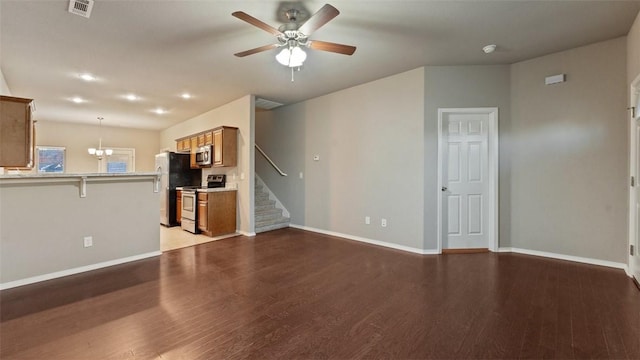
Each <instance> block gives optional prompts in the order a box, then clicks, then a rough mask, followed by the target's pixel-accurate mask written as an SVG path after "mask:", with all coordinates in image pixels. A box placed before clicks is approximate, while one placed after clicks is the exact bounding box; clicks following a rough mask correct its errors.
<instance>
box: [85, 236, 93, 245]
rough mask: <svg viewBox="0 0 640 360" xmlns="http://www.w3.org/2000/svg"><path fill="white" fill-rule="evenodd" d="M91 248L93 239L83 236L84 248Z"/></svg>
mask: <svg viewBox="0 0 640 360" xmlns="http://www.w3.org/2000/svg"><path fill="white" fill-rule="evenodd" d="M91 246H93V237H91V236H85V237H84V247H91Z"/></svg>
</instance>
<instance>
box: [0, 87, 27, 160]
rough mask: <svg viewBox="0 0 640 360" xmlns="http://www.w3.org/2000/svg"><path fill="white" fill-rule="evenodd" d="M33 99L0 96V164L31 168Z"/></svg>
mask: <svg viewBox="0 0 640 360" xmlns="http://www.w3.org/2000/svg"><path fill="white" fill-rule="evenodd" d="M32 106H33V99H24V98H17V97H12V96H0V166H1V167H7V168H31V167H33V165H34V163H33V160H34V148H35V143H34V132H33V130H34V125H33V123H34V122H33V119H32V117H31V113H32Z"/></svg>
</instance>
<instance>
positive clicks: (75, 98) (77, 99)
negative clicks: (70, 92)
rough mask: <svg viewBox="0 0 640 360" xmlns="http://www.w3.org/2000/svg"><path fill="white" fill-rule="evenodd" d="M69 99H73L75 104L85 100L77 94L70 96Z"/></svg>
mask: <svg viewBox="0 0 640 360" xmlns="http://www.w3.org/2000/svg"><path fill="white" fill-rule="evenodd" d="M71 101H73V102H74V103H76V104H81V103H83V102H85V100H84V99H83V98H81V97H79V96H76V97H72V98H71Z"/></svg>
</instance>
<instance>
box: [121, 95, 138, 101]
mask: <svg viewBox="0 0 640 360" xmlns="http://www.w3.org/2000/svg"><path fill="white" fill-rule="evenodd" d="M124 98H125V99H127V100H129V101H136V100H139V99H140V98H139V97H138V96H136V94H127V95H125V96H124Z"/></svg>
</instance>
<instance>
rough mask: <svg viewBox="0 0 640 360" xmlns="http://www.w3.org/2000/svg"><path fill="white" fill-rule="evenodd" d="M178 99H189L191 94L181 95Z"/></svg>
mask: <svg viewBox="0 0 640 360" xmlns="http://www.w3.org/2000/svg"><path fill="white" fill-rule="evenodd" d="M180 97H181V98H183V99H191V94H189V93H183V94H182V95H180Z"/></svg>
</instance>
